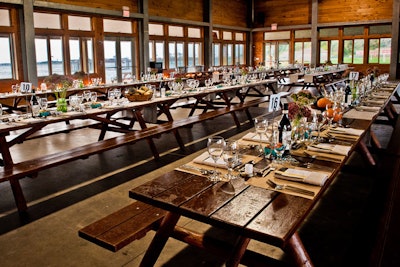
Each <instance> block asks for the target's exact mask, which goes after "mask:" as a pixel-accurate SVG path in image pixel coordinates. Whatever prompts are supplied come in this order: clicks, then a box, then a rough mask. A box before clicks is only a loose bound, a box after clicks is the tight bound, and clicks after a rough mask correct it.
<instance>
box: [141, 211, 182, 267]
mask: <svg viewBox="0 0 400 267" xmlns="http://www.w3.org/2000/svg"><path fill="white" fill-rule="evenodd" d="M179 217H180V215H178V214H175V213H172V212H168V213H167V215H165V217H164V219H163V221H162V222H161V225H160V228H159V229H158V231H157V233H156V235H155V236H154V238H153V240H152V241H151V243H150V246H149V248H148V249H147V251H146V253H145V254H144V257H143V259H142V262H141V263H140V266H141V267H148V266H154V264H155V263H156V261H157V259H158V257H159V256H160V253H161V251H162V249H163V248H164V246H165V244H166V243H167V241H168V238H169V237H170V236H171V235H172V233H173V231H174V228H175V225H176V223H177V222H178V220H179Z"/></svg>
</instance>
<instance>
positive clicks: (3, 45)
mask: <svg viewBox="0 0 400 267" xmlns="http://www.w3.org/2000/svg"><path fill="white" fill-rule="evenodd" d="M11 44H12V39H11V36H10V35H8V36H0V51H1V56H0V79H13V78H15V77H14V76H15V75H14V71H13V70H14V66H13V62H14V61H13V60H12V59H13V56H12V49H11V47H12V46H11Z"/></svg>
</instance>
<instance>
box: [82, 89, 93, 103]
mask: <svg viewBox="0 0 400 267" xmlns="http://www.w3.org/2000/svg"><path fill="white" fill-rule="evenodd" d="M90 95H91V92H90V91H84V92H83V98H84V99H85V100H86V102H89V101H90Z"/></svg>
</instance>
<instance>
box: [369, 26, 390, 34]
mask: <svg viewBox="0 0 400 267" xmlns="http://www.w3.org/2000/svg"><path fill="white" fill-rule="evenodd" d="M390 33H392V25H374V26H370V27H369V34H390Z"/></svg>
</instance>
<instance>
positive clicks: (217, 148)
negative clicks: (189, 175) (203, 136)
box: [207, 136, 225, 182]
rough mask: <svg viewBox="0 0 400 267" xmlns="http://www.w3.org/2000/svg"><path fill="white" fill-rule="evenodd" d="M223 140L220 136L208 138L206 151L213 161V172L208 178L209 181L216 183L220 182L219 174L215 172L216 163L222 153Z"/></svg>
mask: <svg viewBox="0 0 400 267" xmlns="http://www.w3.org/2000/svg"><path fill="white" fill-rule="evenodd" d="M224 146H225V140H224V138H223V137H221V136H212V137H209V138H208V142H207V149H208V154H209V155H210V157H211V158H212V159H213V160H214V172H213V173H212V174H211V176H210V177H209V179H210V181H212V182H218V181H221V178H220V177H219V172H218V171H217V161H218V159H220V158H221V156H222V153H223V152H224Z"/></svg>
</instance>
